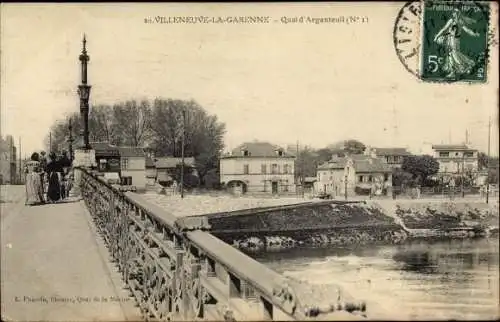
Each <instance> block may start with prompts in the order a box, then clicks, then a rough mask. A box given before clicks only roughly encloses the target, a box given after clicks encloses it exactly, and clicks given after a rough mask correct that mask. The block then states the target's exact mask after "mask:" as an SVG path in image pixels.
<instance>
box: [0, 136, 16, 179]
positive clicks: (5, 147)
mask: <svg viewBox="0 0 500 322" xmlns="http://www.w3.org/2000/svg"><path fill="white" fill-rule="evenodd" d="M16 161H17V149H16V147H15V146H14V139H13V138H12V136H11V135H7V136H6V137H5V139H3V138H2V137H0V184H14V183H16V182H18V181H19V180H18V179H19V172H18V171H19V170H18V168H17V162H16Z"/></svg>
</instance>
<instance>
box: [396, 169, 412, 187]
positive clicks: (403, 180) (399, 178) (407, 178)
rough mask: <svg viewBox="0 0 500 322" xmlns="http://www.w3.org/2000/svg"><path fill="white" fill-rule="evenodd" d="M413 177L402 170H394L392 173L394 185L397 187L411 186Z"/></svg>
mask: <svg viewBox="0 0 500 322" xmlns="http://www.w3.org/2000/svg"><path fill="white" fill-rule="evenodd" d="M412 180H413V175H412V174H411V173H409V172H406V171H403V170H402V169H397V168H396V169H394V170H393V171H392V185H393V186H395V187H403V186H411V185H412Z"/></svg>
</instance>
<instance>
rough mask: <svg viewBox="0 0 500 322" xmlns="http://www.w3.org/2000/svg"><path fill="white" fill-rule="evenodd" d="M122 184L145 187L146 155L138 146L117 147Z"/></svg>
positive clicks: (138, 187)
mask: <svg viewBox="0 0 500 322" xmlns="http://www.w3.org/2000/svg"><path fill="white" fill-rule="evenodd" d="M118 150H119V152H120V169H121V180H122V184H123V185H127V186H135V187H136V188H137V189H145V188H146V155H145V153H144V149H143V148H140V147H122V146H121V147H119V148H118Z"/></svg>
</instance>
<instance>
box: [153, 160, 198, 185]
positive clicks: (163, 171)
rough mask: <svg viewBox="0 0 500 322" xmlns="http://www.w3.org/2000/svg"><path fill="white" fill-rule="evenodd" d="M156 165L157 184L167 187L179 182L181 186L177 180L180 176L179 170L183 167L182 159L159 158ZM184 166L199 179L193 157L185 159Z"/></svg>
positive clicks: (155, 161) (155, 162)
mask: <svg viewBox="0 0 500 322" xmlns="http://www.w3.org/2000/svg"><path fill="white" fill-rule="evenodd" d="M154 164H155V168H156V182H158V183H159V184H161V185H163V186H167V187H169V186H171V185H172V184H173V183H174V181H177V184H179V180H176V179H175V178H176V177H177V176H178V175H177V173H178V171H179V170H178V168H179V167H180V166H181V165H182V158H176V157H158V158H156V159H154ZM184 165H185V166H186V167H189V169H191V174H192V175H193V176H196V177H198V173H197V171H196V168H195V160H194V158H193V157H185V158H184Z"/></svg>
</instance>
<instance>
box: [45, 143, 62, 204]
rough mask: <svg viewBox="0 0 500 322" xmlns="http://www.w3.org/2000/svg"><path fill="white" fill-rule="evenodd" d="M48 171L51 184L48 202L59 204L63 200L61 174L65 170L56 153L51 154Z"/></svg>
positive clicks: (48, 190)
mask: <svg viewBox="0 0 500 322" xmlns="http://www.w3.org/2000/svg"><path fill="white" fill-rule="evenodd" d="M46 169H47V170H46V171H47V177H48V182H49V186H48V189H47V201H48V202H57V201H59V200H60V199H61V173H62V172H63V170H62V166H61V162H60V161H59V160H58V159H57V156H56V154H55V152H51V153H50V154H49V161H48V162H47V168H46Z"/></svg>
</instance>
